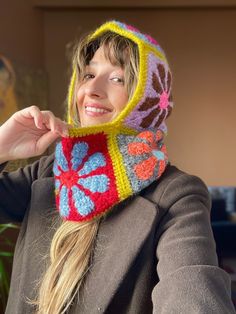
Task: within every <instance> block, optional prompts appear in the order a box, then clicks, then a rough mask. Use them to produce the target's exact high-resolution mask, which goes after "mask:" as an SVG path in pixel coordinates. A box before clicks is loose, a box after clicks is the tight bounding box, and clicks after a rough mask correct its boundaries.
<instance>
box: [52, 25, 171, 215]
mask: <svg viewBox="0 0 236 314" xmlns="http://www.w3.org/2000/svg"><path fill="white" fill-rule="evenodd" d="M107 31H112V32H114V33H117V34H119V35H121V36H124V37H126V38H128V39H130V40H132V41H133V42H135V43H136V44H137V46H138V51H139V76H138V81H137V86H136V89H135V91H134V93H133V96H132V98H131V99H130V100H129V102H128V103H127V105H126V106H125V108H124V109H123V110H122V111H121V112H120V113H119V115H118V116H117V117H116V118H115V119H114V120H113V121H110V122H107V123H103V124H100V125H93V126H89V127H82V128H81V127H79V128H78V127H73V128H71V129H69V137H65V138H64V137H63V138H62V140H61V141H60V142H59V143H58V144H57V146H56V151H55V161H54V167H53V171H54V175H55V195H56V204H57V208H58V210H59V212H60V215H61V216H62V218H63V219H64V220H71V221H87V220H91V219H93V218H95V217H99V216H101V215H104V214H106V213H107V212H108V211H110V210H111V209H112V208H113V206H114V205H115V204H117V203H119V202H121V201H122V200H124V199H126V198H128V197H129V196H131V195H134V194H137V193H139V192H140V191H141V190H142V189H144V188H145V187H146V186H148V185H150V184H151V183H152V182H153V181H155V180H157V179H158V178H159V177H160V176H161V175H162V173H163V172H164V170H165V168H166V165H167V163H168V159H167V153H166V147H165V145H164V143H163V135H164V133H166V131H167V128H166V124H165V120H166V118H167V117H168V116H169V114H170V112H171V110H172V107H173V102H172V96H171V73H170V70H169V66H168V62H167V60H166V56H165V54H164V52H163V50H162V49H161V47H160V45H159V44H158V43H157V42H156V40H155V39H153V38H152V37H151V36H150V35H147V34H142V33H141V32H140V31H139V30H137V29H136V28H134V27H132V26H130V25H127V24H123V23H120V22H118V21H110V22H107V23H105V24H103V25H102V26H100V27H99V28H98V29H97V30H96V31H95V32H94V33H93V34H92V35H90V36H89V37H88V38H87V40H88V42H89V41H91V40H93V39H95V38H98V37H99V36H100V35H101V34H103V33H104V32H107ZM75 83H76V72H75V70H74V72H73V75H72V78H71V82H70V86H69V97H68V122H69V123H71V122H72V117H71V116H70V106H72V100H73V95H74V89H75Z"/></svg>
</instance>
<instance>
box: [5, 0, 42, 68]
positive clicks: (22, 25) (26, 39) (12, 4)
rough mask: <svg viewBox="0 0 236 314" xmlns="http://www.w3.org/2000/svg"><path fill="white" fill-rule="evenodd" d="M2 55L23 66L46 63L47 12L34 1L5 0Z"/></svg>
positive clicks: (38, 65) (36, 65) (37, 65)
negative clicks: (45, 18) (45, 32)
mask: <svg viewBox="0 0 236 314" xmlns="http://www.w3.org/2000/svg"><path fill="white" fill-rule="evenodd" d="M0 54H4V55H6V56H7V57H8V58H9V59H10V60H12V61H15V62H17V63H19V64H21V65H27V66H34V67H41V66H43V65H44V56H43V12H42V11H41V10H39V9H35V8H33V5H32V1H31V0H24V1H19V0H10V1H7V0H2V1H1V7H0Z"/></svg>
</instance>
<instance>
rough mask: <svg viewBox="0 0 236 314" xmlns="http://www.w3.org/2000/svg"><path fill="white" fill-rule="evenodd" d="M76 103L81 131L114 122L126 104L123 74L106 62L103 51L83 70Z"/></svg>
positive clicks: (95, 55)
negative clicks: (88, 127)
mask: <svg viewBox="0 0 236 314" xmlns="http://www.w3.org/2000/svg"><path fill="white" fill-rule="evenodd" d="M76 102H77V107H78V112H79V118H80V122H81V126H82V127H85V126H92V125H96V124H102V123H106V122H109V121H112V120H114V118H115V117H117V115H118V114H119V113H120V112H121V111H122V110H123V108H124V107H125V105H126V104H127V102H128V93H127V90H126V87H125V85H124V70H123V69H122V68H121V67H119V66H117V65H112V64H111V63H110V61H109V60H108V59H106V57H105V55H104V48H103V47H100V48H99V49H98V50H97V51H96V52H95V54H94V56H93V58H92V59H91V61H90V63H89V65H87V66H86V69H85V74H84V77H83V78H82V81H81V83H80V84H79V87H78V90H77V95H76Z"/></svg>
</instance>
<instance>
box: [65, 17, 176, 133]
mask: <svg viewBox="0 0 236 314" xmlns="http://www.w3.org/2000/svg"><path fill="white" fill-rule="evenodd" d="M106 31H112V32H114V33H117V34H119V35H121V36H124V37H126V38H129V39H130V40H132V41H133V42H135V43H136V44H137V45H138V51H139V77H138V83H137V87H136V90H135V92H134V94H133V97H132V99H130V101H129V102H128V104H127V105H126V106H125V108H124V110H123V111H122V112H121V113H120V114H119V115H118V116H117V117H116V118H115V119H114V120H113V121H111V122H108V123H103V124H102V125H99V126H96V127H94V128H93V127H89V128H86V127H85V128H84V133H88V134H90V132H91V133H93V131H94V130H96V131H99V130H110V129H111V128H114V127H118V128H122V129H123V130H124V132H126V131H128V130H130V129H131V130H136V131H139V132H140V131H144V130H151V131H155V130H157V129H160V130H163V131H164V132H165V133H166V131H167V128H166V124H165V120H166V118H167V117H168V116H169V115H170V113H171V110H172V107H173V102H172V94H171V72H170V69H169V66H168V62H167V59H166V56H165V53H164V51H163V50H162V48H161V47H160V45H159V44H158V43H157V41H156V40H155V39H154V38H152V37H151V36H150V35H147V34H143V33H141V32H140V31H139V30H138V29H137V28H134V27H133V26H130V25H127V24H124V23H120V22H118V21H110V22H107V23H105V24H103V25H102V26H100V27H99V28H98V29H97V30H96V31H95V32H94V33H93V34H92V35H91V36H89V37H88V41H91V40H93V39H95V38H97V37H99V36H100V35H102V34H103V33H105V32H106ZM75 80H76V74H75V71H74V73H73V75H72V79H71V83H70V87H69V97H68V98H69V99H68V102H69V104H68V123H71V122H72V118H71V117H70V110H69V109H70V106H72V99H73V94H74V87H75ZM80 131H81V130H80Z"/></svg>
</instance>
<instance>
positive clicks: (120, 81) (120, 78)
mask: <svg viewBox="0 0 236 314" xmlns="http://www.w3.org/2000/svg"><path fill="white" fill-rule="evenodd" d="M111 80H112V81H114V82H116V83H120V84H124V83H125V80H124V79H123V78H122V77H118V76H115V77H112V78H111Z"/></svg>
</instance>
